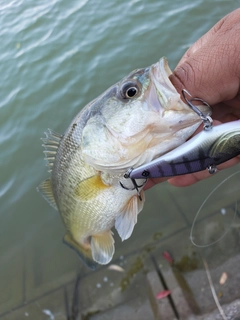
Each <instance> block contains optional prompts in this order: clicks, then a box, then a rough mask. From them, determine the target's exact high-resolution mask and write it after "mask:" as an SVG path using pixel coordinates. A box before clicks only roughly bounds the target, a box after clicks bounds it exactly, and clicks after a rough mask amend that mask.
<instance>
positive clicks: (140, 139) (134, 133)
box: [39, 58, 209, 267]
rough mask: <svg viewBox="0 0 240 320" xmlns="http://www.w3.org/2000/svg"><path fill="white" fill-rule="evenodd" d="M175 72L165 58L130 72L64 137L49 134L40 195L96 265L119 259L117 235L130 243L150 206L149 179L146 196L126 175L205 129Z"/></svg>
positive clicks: (75, 246)
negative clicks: (47, 171)
mask: <svg viewBox="0 0 240 320" xmlns="http://www.w3.org/2000/svg"><path fill="white" fill-rule="evenodd" d="M170 74H171V70H170V69H169V67H168V63H167V60H166V58H162V59H160V61H159V62H158V63H156V64H153V65H152V66H150V67H148V68H143V69H138V70H135V71H133V72H131V73H130V74H129V75H128V76H126V77H125V78H124V79H123V80H121V81H120V82H118V83H117V84H115V85H113V86H112V87H110V88H109V89H108V90H106V91H105V92H104V93H103V94H102V95H100V96H99V97H98V98H96V99H95V100H93V101H92V102H90V103H89V104H88V105H87V106H86V107H85V108H83V109H82V111H81V112H80V113H79V114H78V115H77V116H76V117H75V118H74V119H73V121H72V122H71V124H70V126H69V127H68V129H67V130H66V132H65V133H64V135H59V134H57V133H55V132H53V131H51V130H49V131H48V132H47V133H46V137H45V138H44V139H43V142H44V147H45V151H44V152H45V155H46V160H47V161H48V166H49V169H50V172H51V176H50V178H49V179H47V180H45V181H44V182H43V183H42V184H41V185H40V186H39V191H41V192H42V194H43V196H44V198H45V199H46V200H47V201H48V202H49V203H50V204H51V205H52V206H53V207H54V208H55V209H57V210H58V211H59V212H60V213H61V216H62V219H63V222H64V224H65V226H66V230H67V232H66V235H65V237H64V242H65V243H67V244H68V245H69V246H70V247H71V248H73V249H74V250H75V251H77V253H79V255H80V256H81V257H82V258H83V259H84V260H85V261H86V263H87V264H88V266H90V267H94V266H95V265H96V264H97V263H99V264H107V263H108V262H109V261H110V260H111V259H112V257H113V254H114V250H115V249H114V238H113V233H112V231H111V229H112V228H113V227H115V229H116V230H117V232H118V233H119V235H120V237H121V238H122V240H125V239H128V238H129V237H130V236H131V234H132V231H133V228H134V225H135V224H136V222H137V216H138V213H139V212H140V211H141V210H142V208H143V204H144V194H143V190H142V189H143V185H144V182H145V180H138V185H140V188H139V192H140V197H139V196H138V195H137V192H136V190H135V188H134V187H133V185H132V181H131V180H130V179H125V178H124V173H125V172H126V170H127V169H128V168H130V167H135V168H136V167H138V166H140V165H142V164H144V163H147V162H149V161H151V160H153V159H154V158H156V157H159V156H160V155H162V154H164V153H166V152H168V151H170V150H172V149H174V148H176V147H177V146H179V145H180V144H182V143H184V142H185V141H186V140H187V139H188V138H189V137H190V136H191V135H192V134H193V132H194V131H195V130H196V129H197V127H198V126H199V125H200V123H201V119H200V117H199V116H198V115H197V114H196V113H195V112H193V111H192V110H191V109H190V108H189V107H188V106H187V105H186V104H185V103H183V101H182V100H181V98H180V95H179V94H178V93H177V91H176V89H175V88H174V87H173V85H172V83H171V81H170V80H169V76H170ZM199 108H200V109H201V110H202V112H204V113H208V112H209V110H208V108H207V107H206V106H202V107H199ZM123 186H124V188H123Z"/></svg>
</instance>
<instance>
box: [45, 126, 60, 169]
mask: <svg viewBox="0 0 240 320" xmlns="http://www.w3.org/2000/svg"><path fill="white" fill-rule="evenodd" d="M44 133H45V135H46V137H45V138H42V141H43V147H44V149H45V150H44V151H43V152H44V154H45V158H44V159H45V160H47V166H48V168H49V170H48V172H51V171H52V167H53V164H54V161H55V157H56V153H57V150H58V147H59V144H60V141H61V139H62V137H63V135H60V134H59V133H57V132H54V131H53V130H51V129H48V131H47V132H44Z"/></svg>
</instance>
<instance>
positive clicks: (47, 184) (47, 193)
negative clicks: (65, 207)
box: [37, 178, 58, 210]
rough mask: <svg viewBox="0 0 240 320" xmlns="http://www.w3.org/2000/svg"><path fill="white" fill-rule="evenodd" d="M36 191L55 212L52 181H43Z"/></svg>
mask: <svg viewBox="0 0 240 320" xmlns="http://www.w3.org/2000/svg"><path fill="white" fill-rule="evenodd" d="M37 191H39V192H41V194H42V196H43V198H44V199H45V200H46V201H47V202H48V203H49V204H50V205H51V206H52V207H53V208H54V209H56V210H58V208H57V204H56V201H55V199H54V195H53V191H52V181H51V179H50V178H49V179H47V180H44V181H43V182H42V183H41V184H40V185H39V186H38V188H37Z"/></svg>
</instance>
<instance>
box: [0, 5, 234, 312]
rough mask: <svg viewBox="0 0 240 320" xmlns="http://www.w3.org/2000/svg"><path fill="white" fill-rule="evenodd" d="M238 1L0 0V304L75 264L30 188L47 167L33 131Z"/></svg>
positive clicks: (144, 220)
mask: <svg viewBox="0 0 240 320" xmlns="http://www.w3.org/2000/svg"><path fill="white" fill-rule="evenodd" d="M239 3H240V1H230V0H228V1H227V0H211V1H210V0H196V1H189V0H181V1H167V0H159V1H157V0H155V1H153V0H149V1H141V0H131V1H126V0H121V1H119V0H112V1H103V0H98V1H97V0H69V1H63V0H36V1H30V0H2V1H1V3H0V26H1V28H0V43H1V46H0V68H1V77H0V88H1V90H0V159H1V162H0V164H1V169H0V170H1V173H0V219H1V220H0V221H1V223H0V262H1V263H0V288H1V291H2V292H0V314H1V313H3V312H6V311H7V310H9V309H11V308H13V307H16V306H18V305H21V304H22V303H23V302H26V301H29V300H31V299H33V298H36V297H38V295H39V294H42V293H44V292H47V291H48V290H49V287H50V286H52V287H58V286H60V285H61V284H63V283H64V282H65V281H66V279H69V278H70V277H71V275H72V274H75V273H76V270H77V269H79V268H81V266H80V265H81V264H82V263H81V261H80V260H79V259H78V257H77V256H76V255H75V254H74V253H73V252H72V251H70V250H69V249H68V248H67V247H65V246H64V245H63V244H62V242H61V239H62V236H63V234H64V228H63V226H62V222H61V220H60V217H59V215H58V213H57V212H55V211H54V210H53V209H52V208H51V207H50V206H49V205H48V204H47V203H46V202H45V201H44V200H43V199H42V197H41V196H40V195H39V194H38V193H37V192H36V187H37V185H38V184H39V183H40V182H41V181H42V180H44V179H45V178H47V176H48V174H47V169H46V167H45V163H44V160H43V152H42V151H43V150H42V147H41V141H40V138H41V137H43V132H44V131H45V130H46V129H47V128H51V129H53V130H55V131H57V132H60V133H63V132H64V131H65V129H66V127H67V126H68V124H69V122H70V121H71V120H72V118H73V117H74V116H75V115H76V114H77V113H78V112H79V110H80V109H81V108H83V107H84V106H85V105H86V104H87V103H88V102H89V101H91V100H92V99H94V98H95V97H96V96H97V95H99V94H100V93H102V92H103V91H104V90H105V89H107V88H108V87H109V86H110V85H112V84H113V83H115V82H117V81H118V80H119V79H121V78H122V77H124V76H125V75H126V74H127V73H129V72H130V71H132V70H133V69H135V68H140V67H146V66H148V65H151V64H152V63H155V62H156V61H157V60H158V59H159V58H160V57H161V56H166V57H168V60H169V65H170V67H171V68H172V69H174V66H175V65H176V64H177V62H178V60H179V59H180V58H181V56H182V55H183V53H184V52H185V51H186V49H187V48H188V47H189V46H190V45H191V44H192V43H193V42H194V41H195V40H197V39H198V38H199V37H200V36H201V35H202V34H203V33H205V32H206V31H207V30H208V29H209V28H210V27H211V26H212V25H213V24H215V23H216V22H217V21H218V20H219V19H220V18H221V17H223V16H224V15H225V14H227V13H229V12H230V11H232V10H234V9H235V8H237V7H238V6H239ZM161 188H162V186H158V187H156V188H155V189H154V190H151V191H149V192H148V194H147V201H148V203H149V206H148V207H147V209H145V210H144V211H143V212H142V213H141V218H140V221H139V224H138V225H137V226H136V228H139V229H137V230H136V235H137V236H135V238H134V235H133V243H134V244H139V242H140V244H141V245H144V242H146V241H147V238H146V239H145V238H144V237H141V232H143V233H144V232H145V231H144V228H143V226H146V229H145V230H147V231H149V230H151V232H152V233H153V234H154V233H156V232H159V233H160V232H161V230H159V227H158V228H157V227H156V223H155V220H154V218H153V217H155V216H156V215H158V214H159V210H160V209H161V208H162V207H161V208H159V207H160V206H161V200H158V202H157V198H159V194H160V191H161V190H162V189H161ZM174 190H176V189H174ZM190 190H191V189H190ZM173 192H175V191H173ZM176 192H179V191H176ZM181 192H184V191H181ZM188 192H189V189H188ZM190 205H191V204H190ZM164 208H167V205H166V204H165V205H164ZM149 210H150V212H149ZM161 212H162V213H161V214H162V215H164V214H166V215H167V216H168V218H169V215H168V214H167V213H166V211H165V212H164V211H161ZM170 217H171V216H170ZM168 218H167V217H166V219H168ZM149 221H150V222H149ZM147 231H146V232H147ZM139 238H141V239H142V240H139ZM134 239H135V240H134ZM141 241H142V242H141ZM130 245H131V239H130V240H128V244H127V245H125V246H124V245H122V244H120V243H119V245H118V246H117V252H116V256H118V255H119V254H124V253H125V252H127V251H128V250H129V246H130ZM118 250H119V251H118ZM3 288H4V290H3ZM11 301H13V302H11Z"/></svg>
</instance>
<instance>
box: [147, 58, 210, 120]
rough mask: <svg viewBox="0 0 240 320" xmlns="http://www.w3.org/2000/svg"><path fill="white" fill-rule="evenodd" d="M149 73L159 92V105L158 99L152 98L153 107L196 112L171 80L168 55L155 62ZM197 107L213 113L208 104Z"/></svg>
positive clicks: (208, 113)
mask: <svg viewBox="0 0 240 320" xmlns="http://www.w3.org/2000/svg"><path fill="white" fill-rule="evenodd" d="M149 74H150V79H151V82H152V86H153V87H154V88H155V91H156V94H157V98H158V99H157V100H158V101H159V102H158V105H156V99H153V98H152V99H151V100H152V104H151V105H152V108H153V109H157V110H158V111H159V110H160V109H162V111H165V110H170V109H173V110H176V111H178V110H183V109H185V110H186V111H187V112H193V113H194V111H192V110H191V108H190V107H189V106H188V105H187V104H186V103H185V102H184V101H183V100H182V99H181V95H180V94H179V93H178V91H177V89H176V88H175V87H174V85H173V84H172V82H171V81H170V79H169V77H170V75H172V71H171V69H170V68H169V66H168V60H167V58H166V57H162V58H161V59H160V60H159V61H158V62H157V63H155V64H153V65H152V66H151V68H150V70H149ZM151 90H153V89H151ZM150 92H151V91H150ZM156 94H155V95H156ZM154 103H155V104H154ZM197 107H198V108H199V109H200V110H201V111H202V112H203V113H205V114H206V115H211V109H209V107H207V106H206V105H198V106H197Z"/></svg>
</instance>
